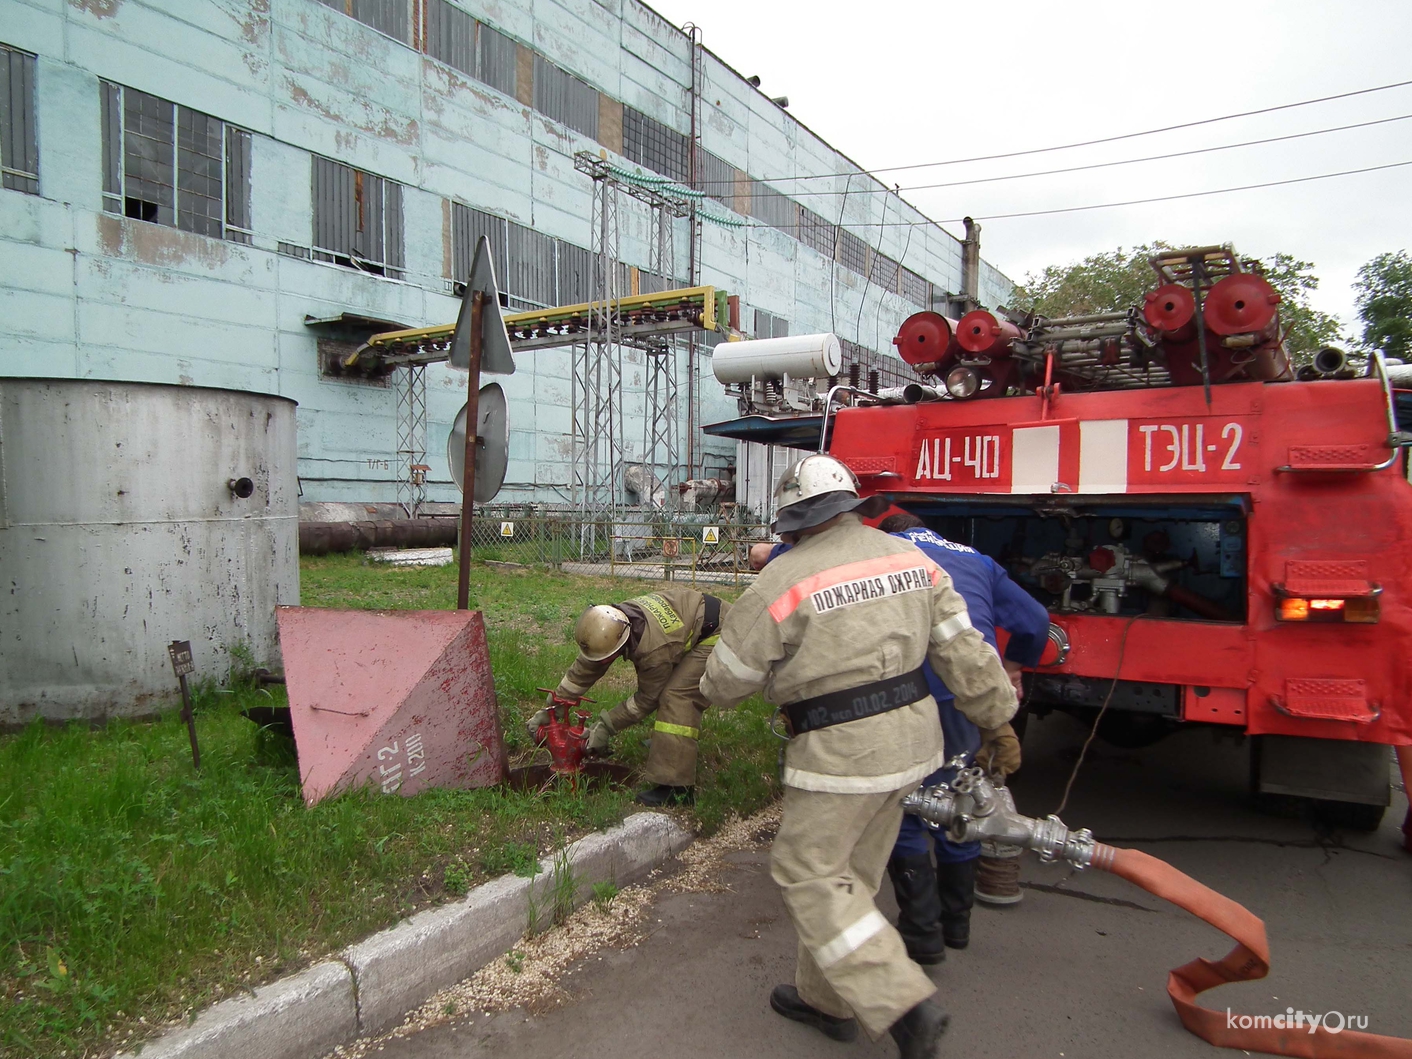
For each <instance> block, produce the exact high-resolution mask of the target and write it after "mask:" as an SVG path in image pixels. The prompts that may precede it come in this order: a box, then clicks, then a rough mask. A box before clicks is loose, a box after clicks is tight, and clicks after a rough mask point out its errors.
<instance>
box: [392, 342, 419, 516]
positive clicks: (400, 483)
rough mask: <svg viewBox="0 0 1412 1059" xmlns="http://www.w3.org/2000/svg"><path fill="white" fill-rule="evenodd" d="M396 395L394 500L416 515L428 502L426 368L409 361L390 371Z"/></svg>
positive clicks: (408, 514)
mask: <svg viewBox="0 0 1412 1059" xmlns="http://www.w3.org/2000/svg"><path fill="white" fill-rule="evenodd" d="M392 385H393V388H394V390H395V392H396V394H397V502H398V503H399V504H401V505H402V509H403V510H404V511H406V512H407V517H408V518H416V517H417V516H418V514H420V513H421V509H422V507H423V505H425V504H426V502H427V369H426V365H425V364H409V365H407V366H406V367H401V368H398V369H397V370H396V371H394V372H393V373H392Z"/></svg>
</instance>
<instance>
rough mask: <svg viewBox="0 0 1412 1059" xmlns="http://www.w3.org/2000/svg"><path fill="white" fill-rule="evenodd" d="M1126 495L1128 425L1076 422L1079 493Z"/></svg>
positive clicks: (1113, 421) (1112, 421) (1108, 421)
mask: <svg viewBox="0 0 1412 1059" xmlns="http://www.w3.org/2000/svg"><path fill="white" fill-rule="evenodd" d="M1127 491H1128V421H1127V420H1126V419H1085V420H1081V421H1080V422H1079V492H1081V493H1126V492H1127Z"/></svg>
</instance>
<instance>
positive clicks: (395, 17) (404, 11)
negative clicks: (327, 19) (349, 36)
mask: <svg viewBox="0 0 1412 1059" xmlns="http://www.w3.org/2000/svg"><path fill="white" fill-rule="evenodd" d="M319 3H321V4H323V5H324V6H325V7H331V8H333V9H334V10H335V11H342V12H343V13H344V14H345V15H350V16H352V17H353V18H356V19H357V20H358V21H359V22H361V23H363V24H364V25H366V26H372V27H373V29H375V30H377V31H378V32H379V33H386V34H387V35H388V36H389V37H391V38H392V39H393V40H399V41H401V42H402V43H403V44H410V43H411V41H412V0H319Z"/></svg>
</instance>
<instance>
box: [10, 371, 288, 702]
mask: <svg viewBox="0 0 1412 1059" xmlns="http://www.w3.org/2000/svg"><path fill="white" fill-rule="evenodd" d="M294 407H295V403H294V402H293V401H290V400H287V399H286V398H283V397H271V396H266V395H263V394H252V393H242V392H237V391H232V390H209V389H204V388H198V387H192V386H158V385H148V384H144V383H125V382H97V381H86V380H72V379H0V726H3V727H9V726H13V725H16V724H21V723H24V722H26V721H29V720H31V719H32V718H34V717H37V716H38V717H45V718H48V719H51V720H67V719H72V718H86V719H101V718H105V717H111V716H120V715H133V714H144V713H150V712H152V711H154V710H156V709H158V708H159V707H161V706H163V705H164V704H166V703H167V702H168V701H170V700H171V699H172V697H173V696H174V695H175V694H176V682H175V678H174V677H173V675H172V669H171V663H170V661H169V659H168V656H167V644H168V643H169V642H170V641H172V640H190V641H191V647H192V654H193V656H194V661H195V665H196V676H197V677H211V678H214V679H222V678H224V677H225V675H226V674H227V672H228V671H229V667H230V662H231V651H232V649H238V647H239V645H243V646H245V647H247V648H248V649H249V651H250V653H251V655H252V656H253V658H254V660H255V661H256V662H273V661H275V660H276V659H277V655H278V640H277V636H278V632H277V627H276V625H275V606H276V605H277V604H281V603H290V604H297V603H298V602H299V554H298V553H299V547H298V538H299V526H298V520H299V515H298V496H297V493H298V480H297V478H296V469H295V457H296V452H295V441H294V429H295V428H294Z"/></svg>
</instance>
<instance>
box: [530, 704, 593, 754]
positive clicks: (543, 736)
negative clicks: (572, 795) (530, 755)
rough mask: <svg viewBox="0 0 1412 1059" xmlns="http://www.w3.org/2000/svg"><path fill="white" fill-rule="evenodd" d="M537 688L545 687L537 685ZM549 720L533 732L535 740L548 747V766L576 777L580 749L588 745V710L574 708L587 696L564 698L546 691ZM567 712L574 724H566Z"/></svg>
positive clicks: (567, 720)
mask: <svg viewBox="0 0 1412 1059" xmlns="http://www.w3.org/2000/svg"><path fill="white" fill-rule="evenodd" d="M539 690H541V691H545V690H547V689H544V688H541V689H539ZM549 696H550V700H549V706H550V714H549V721H548V723H546V724H542V725H540V726H539V728H538V730H537V731H536V732H535V734H534V739H535V742H536V743H540V744H542V745H544V746H548V747H549V767H550V768H551V769H552V770H553V771H554V772H555V773H557V774H559V775H567V776H577V774H578V773H579V772H580V771H581V770H582V768H583V755H584V750H585V748H586V747H587V745H588V719H589V717H590V716H592V715H591V714H590V713H589V711H588V710H581V709H578V708H577V707H578V706H579V705H580V704H581V703H583V702H591V701H592V700H591V699H583V698H577V699H566V698H563V697H562V696H560V695H557V694H555V693H554V692H552V691H550V692H549ZM570 715H572V717H573V718H574V721H575V722H576V723H572V724H571V723H570V720H569V718H570Z"/></svg>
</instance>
